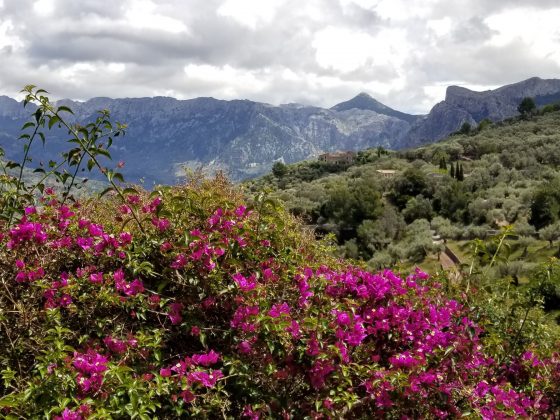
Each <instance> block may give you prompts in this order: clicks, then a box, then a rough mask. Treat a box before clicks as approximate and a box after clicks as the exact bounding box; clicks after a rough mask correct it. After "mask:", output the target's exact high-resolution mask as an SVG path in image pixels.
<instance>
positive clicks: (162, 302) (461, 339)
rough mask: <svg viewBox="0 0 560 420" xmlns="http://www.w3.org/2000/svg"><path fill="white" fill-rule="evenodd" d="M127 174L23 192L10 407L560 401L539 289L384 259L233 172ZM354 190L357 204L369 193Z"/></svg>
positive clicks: (12, 302) (363, 407) (8, 351)
mask: <svg viewBox="0 0 560 420" xmlns="http://www.w3.org/2000/svg"><path fill="white" fill-rule="evenodd" d="M84 135H85V133H84ZM81 150H82V152H81V153H86V155H87V150H84V149H81ZM111 180H112V179H111ZM113 188H114V190H115V191H113V192H112V193H109V194H108V195H106V196H105V197H104V198H103V199H92V200H82V201H81V202H77V201H72V200H69V199H68V197H69V194H68V190H62V191H61V192H60V193H59V194H57V191H56V190H53V189H51V188H48V187H47V188H44V190H43V193H42V194H41V195H40V196H36V195H32V194H22V195H21V196H20V197H17V198H18V200H16V201H13V200H12V201H10V202H11V203H13V205H10V207H11V208H13V213H12V214H13V217H9V218H7V220H5V221H2V222H1V224H0V282H1V283H2V285H1V287H0V370H1V373H2V382H1V383H0V410H1V411H0V412H1V413H2V416H4V417H6V418H11V419H17V418H37V417H47V418H57V419H63V420H70V419H85V418H153V417H158V418H175V417H181V416H184V417H186V416H195V417H201V418H216V417H219V416H221V417H224V418H239V417H245V418H251V419H257V418H278V417H283V418H344V417H346V418H372V417H385V418H449V417H459V416H471V417H475V418H488V419H495V418H519V417H536V416H544V417H549V418H554V417H555V416H558V415H560V405H559V401H560V355H559V354H558V353H556V352H555V347H556V345H557V342H558V341H557V340H558V337H559V336H558V334H557V330H555V329H554V327H553V326H550V325H548V324H546V323H544V322H541V321H542V319H541V318H540V317H541V315H542V312H541V311H540V310H539V309H538V308H537V309H535V306H536V305H537V301H538V300H539V296H540V295H539V293H538V291H537V289H535V291H534V293H529V294H525V295H522V294H520V293H519V292H518V291H512V290H510V288H509V285H503V284H497V285H496V288H495V289H484V288H477V287H475V286H476V284H474V283H473V284H471V280H472V281H473V282H474V281H475V280H476V279H477V277H476V276H473V277H472V279H471V278H466V279H464V281H460V282H454V281H450V280H449V279H447V278H446V277H445V276H438V275H436V276H434V277H430V276H429V275H428V274H426V273H424V272H422V271H420V270H415V271H414V272H413V273H412V274H410V275H400V274H399V273H397V272H395V271H391V270H388V269H385V270H381V271H379V272H377V273H373V272H370V271H367V270H366V269H364V267H360V266H356V265H351V264H350V263H348V262H346V261H344V260H339V259H336V258H334V257H332V256H330V255H331V251H332V250H331V249H330V248H329V246H328V244H327V243H326V242H323V241H316V240H315V239H314V238H313V234H312V232H310V231H306V230H304V228H303V227H302V225H301V224H300V222H299V221H297V220H296V219H294V218H293V217H292V216H290V214H289V213H288V212H287V211H286V210H284V209H283V208H282V207H281V206H278V205H277V204H276V203H275V201H273V200H270V199H269V198H268V197H267V196H266V195H264V194H259V195H256V196H255V197H254V198H251V199H247V198H245V197H243V196H242V194H241V193H240V191H239V190H238V189H237V188H235V187H232V186H231V185H230V184H229V183H228V182H227V181H226V180H225V179H223V178H222V177H219V176H218V177H217V178H216V179H214V180H211V181H208V180H199V179H194V180H192V181H191V182H190V183H188V184H186V185H183V186H180V187H174V188H171V187H161V188H157V189H155V190H154V191H153V192H151V193H148V192H145V191H141V190H138V191H136V190H132V189H124V188H121V187H119V186H118V185H117V184H116V183H115V182H113ZM352 188H353V189H350V190H349V196H348V197H349V199H352V196H355V197H359V196H360V195H362V196H363V195H364V194H369V193H370V192H369V190H368V189H367V185H366V186H364V185H363V184H362V183H361V182H358V181H356V182H355V183H354V184H353V185H352ZM374 196H375V195H374ZM10 197H14V195H10ZM374 199H375V200H379V199H380V198H379V197H378V196H375V198H374ZM8 201H9V200H8ZM20 208H21V213H20V212H19V209H20ZM8 210H9V209H8ZM8 210H7V211H8ZM335 210H336V208H335V207H333V211H335ZM359 211H360V212H362V213H361V214H362V215H366V216H367V217H370V216H372V217H377V218H381V217H386V218H387V220H389V219H390V217H393V216H392V215H386V216H384V214H383V213H381V214H378V213H375V212H373V213H372V210H371V209H370V208H369V207H368V206H364V207H361V208H360V210H359ZM333 214H334V213H333ZM345 217H346V216H345ZM347 217H349V219H348V220H351V218H352V217H357V216H356V215H355V214H354V213H352V212H351V211H350V214H349V215H348V216H347ZM10 220H11V221H10ZM423 222H425V221H422V220H416V221H415V223H413V225H414V229H417V230H419V231H420V230H422V229H425V226H423ZM426 223H427V222H426ZM372 229H374V227H372ZM410 235H412V236H414V235H415V234H414V233H413V232H412V233H410ZM412 236H411V239H412ZM501 245H502V242H500V243H499V244H498V245H497V249H498V250H499V248H500V247H501ZM478 252H479V253H480V254H481V255H482V254H484V253H486V254H487V255H489V256H490V255H494V256H495V255H497V254H498V252H497V251H496V252H494V254H492V250H490V249H488V248H485V244H482V243H481V244H480V247H479V248H478ZM491 258H492V260H493V259H494V257H491ZM554 270H555V269H554V267H552V266H551V267H547V268H545V269H544V271H543V273H542V278H541V279H540V281H539V287H541V288H546V287H549V285H550V284H551V281H552V279H553V278H554V277H555V276H556V275H557V274H556V272H555V271H554ZM482 274H483V273H482ZM519 313H522V315H523V316H519Z"/></svg>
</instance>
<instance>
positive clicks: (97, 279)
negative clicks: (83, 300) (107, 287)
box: [89, 273, 103, 284]
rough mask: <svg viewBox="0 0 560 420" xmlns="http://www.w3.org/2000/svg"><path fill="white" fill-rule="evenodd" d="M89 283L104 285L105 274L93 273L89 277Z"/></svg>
mask: <svg viewBox="0 0 560 420" xmlns="http://www.w3.org/2000/svg"><path fill="white" fill-rule="evenodd" d="M89 281H90V282H92V283H95V284H101V283H103V273H91V274H90V275H89Z"/></svg>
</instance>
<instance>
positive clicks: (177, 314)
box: [167, 303, 183, 325]
mask: <svg viewBox="0 0 560 420" xmlns="http://www.w3.org/2000/svg"><path fill="white" fill-rule="evenodd" d="M182 310H183V304H182V303H171V304H170V305H169V310H168V312H167V316H168V317H169V320H170V321H171V324H173V325H177V324H180V323H181V322H182V321H183V317H182V315H181V311H182Z"/></svg>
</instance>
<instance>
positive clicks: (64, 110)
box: [58, 105, 74, 115]
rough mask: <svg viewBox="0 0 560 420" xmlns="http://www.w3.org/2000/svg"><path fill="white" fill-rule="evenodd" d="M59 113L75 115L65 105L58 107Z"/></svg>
mask: <svg viewBox="0 0 560 420" xmlns="http://www.w3.org/2000/svg"><path fill="white" fill-rule="evenodd" d="M58 112H69V113H70V114H72V115H74V111H72V110H71V109H70V108H68V107H67V106H65V105H61V106H59V107H58Z"/></svg>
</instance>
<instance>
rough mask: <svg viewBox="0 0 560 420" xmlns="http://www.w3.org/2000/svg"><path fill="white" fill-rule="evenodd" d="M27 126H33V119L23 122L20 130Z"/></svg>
mask: <svg viewBox="0 0 560 420" xmlns="http://www.w3.org/2000/svg"><path fill="white" fill-rule="evenodd" d="M29 127H35V123H34V122H33V121H28V122H26V123H25V124H23V126H22V127H21V129H22V131H23V130H25V129H27V128H29Z"/></svg>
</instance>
